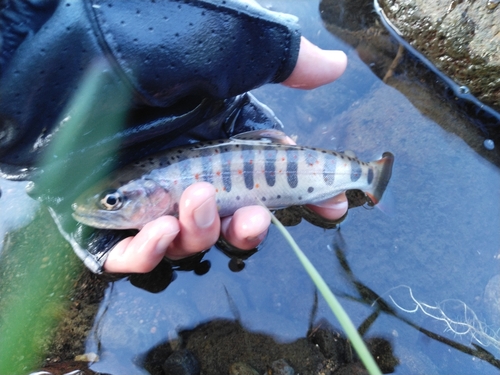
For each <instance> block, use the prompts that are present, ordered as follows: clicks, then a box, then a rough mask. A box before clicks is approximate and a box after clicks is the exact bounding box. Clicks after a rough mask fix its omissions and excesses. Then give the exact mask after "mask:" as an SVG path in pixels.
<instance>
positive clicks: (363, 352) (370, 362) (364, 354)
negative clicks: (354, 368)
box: [270, 213, 382, 375]
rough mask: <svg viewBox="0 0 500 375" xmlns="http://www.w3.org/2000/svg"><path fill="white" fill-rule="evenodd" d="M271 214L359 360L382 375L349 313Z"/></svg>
mask: <svg viewBox="0 0 500 375" xmlns="http://www.w3.org/2000/svg"><path fill="white" fill-rule="evenodd" d="M270 214H271V220H272V222H273V223H274V225H276V227H277V228H278V229H279V230H280V232H281V233H282V234H283V236H284V237H285V239H286V240H287V241H288V243H289V244H290V246H291V247H292V249H293V251H294V252H295V254H296V255H297V257H298V258H299V260H300V262H301V263H302V265H303V266H304V268H305V270H306V271H307V273H308V274H309V276H310V277H311V279H312V281H313V282H314V284H315V285H316V287H317V288H318V290H319V292H320V293H321V295H322V296H323V297H324V298H325V300H326V302H327V303H328V306H330V308H331V309H332V312H333V314H334V315H335V317H336V318H337V319H338V321H339V323H340V325H341V326H342V328H343V329H344V331H345V333H346V335H347V337H348V338H349V340H350V341H351V344H352V346H353V347H354V350H356V352H357V353H358V356H359V358H360V359H361V361H362V362H363V364H364V365H365V367H366V369H367V370H368V372H369V373H370V374H371V375H379V374H382V372H381V371H380V369H379V367H378V366H377V363H376V362H375V360H374V359H373V356H372V355H371V353H370V352H369V351H368V348H367V347H366V345H365V343H364V341H363V339H362V338H361V336H360V335H359V333H358V331H357V329H356V327H355V326H354V324H353V323H352V321H351V319H350V318H349V316H348V315H347V313H346V312H345V310H344V308H343V307H342V305H341V304H340V303H339V301H338V300H337V298H335V295H334V294H333V293H332V291H331V290H330V288H329V287H328V285H327V284H326V282H325V280H324V279H323V278H322V277H321V275H320V274H319V272H318V271H317V270H316V268H315V267H314V266H313V264H312V263H311V262H310V261H309V259H308V258H307V257H306V255H305V254H304V253H303V251H302V250H301V249H300V248H299V246H298V245H297V243H296V242H295V240H294V239H293V237H292V236H291V235H290V233H289V232H288V231H287V230H286V228H285V227H284V226H283V224H281V223H280V221H279V220H278V219H276V217H275V216H274V215H273V214H272V213H270Z"/></svg>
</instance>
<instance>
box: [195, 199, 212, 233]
mask: <svg viewBox="0 0 500 375" xmlns="http://www.w3.org/2000/svg"><path fill="white" fill-rule="evenodd" d="M216 215H217V205H216V204H215V200H214V199H213V198H210V199H207V200H206V201H205V202H203V204H202V205H201V206H200V207H198V208H197V209H195V210H194V211H193V218H194V222H195V223H196V225H197V226H198V228H202V229H204V228H208V227H209V226H210V225H212V224H213V222H214V220H215V216H216Z"/></svg>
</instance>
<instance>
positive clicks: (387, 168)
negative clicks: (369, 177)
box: [365, 152, 394, 206]
mask: <svg viewBox="0 0 500 375" xmlns="http://www.w3.org/2000/svg"><path fill="white" fill-rule="evenodd" d="M371 164H373V168H374V169H375V180H374V181H373V185H372V187H373V189H372V190H371V191H366V192H365V194H366V195H367V196H368V198H370V200H371V204H372V205H373V206H374V205H376V204H377V203H378V202H380V199H382V195H384V191H385V188H386V187H387V184H388V183H389V180H390V179H391V175H392V165H393V164H394V155H393V154H391V153H390V152H384V154H383V155H382V159H380V160H377V161H375V162H373V163H371Z"/></svg>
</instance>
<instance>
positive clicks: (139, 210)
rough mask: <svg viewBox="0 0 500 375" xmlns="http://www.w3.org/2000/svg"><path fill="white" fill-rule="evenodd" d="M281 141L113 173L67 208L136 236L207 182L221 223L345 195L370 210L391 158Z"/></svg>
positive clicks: (204, 148) (216, 148) (227, 143)
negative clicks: (253, 210)
mask: <svg viewBox="0 0 500 375" xmlns="http://www.w3.org/2000/svg"><path fill="white" fill-rule="evenodd" d="M285 138H286V136H285V135H284V133H282V132H279V131H277V130H261V131H255V132H248V133H244V134H242V135H239V136H236V137H233V138H230V139H226V140H217V141H207V142H200V143H196V144H191V145H187V146H184V147H178V148H174V149H170V150H167V151H165V152H162V153H159V154H156V155H153V156H151V157H148V158H146V159H144V160H141V161H138V162H135V163H133V164H132V165H130V166H128V167H125V168H123V169H119V170H117V171H116V172H114V173H113V174H112V175H111V176H110V177H109V178H106V179H105V180H104V181H102V182H101V183H99V184H98V185H96V186H94V187H93V188H91V189H90V190H89V191H87V192H85V193H84V194H83V195H82V196H80V197H79V198H78V199H77V200H76V202H75V203H74V204H73V206H72V208H73V210H74V212H73V217H74V218H75V219H76V220H77V221H79V222H81V223H83V224H85V225H88V226H91V227H95V228H102V229H141V228H142V227H143V226H144V225H146V224H147V223H148V222H150V221H152V220H155V219H156V218H158V217H160V216H162V215H174V216H175V215H178V210H179V201H180V197H181V194H182V192H183V191H184V190H185V189H186V188H187V187H188V186H189V185H191V184H193V183H195V182H198V181H207V182H209V183H211V184H212V185H213V186H214V187H215V189H216V202H217V206H218V210H219V214H220V216H221V217H225V216H229V215H231V214H233V213H234V212H235V211H236V210H237V209H238V208H240V207H244V206H249V205H255V204H259V203H261V204H264V205H265V206H266V207H268V208H269V209H279V208H285V207H289V206H293V205H303V204H310V203H312V204H314V203H316V204H318V203H320V202H322V201H325V200H327V199H329V198H332V197H334V196H336V195H338V194H340V193H342V192H344V191H346V190H351V189H359V190H361V191H363V192H364V193H365V194H366V195H367V197H368V198H369V199H370V200H371V202H372V203H373V204H374V205H375V204H377V203H378V202H379V200H380V199H381V197H382V195H383V193H384V191H385V189H386V187H387V184H388V182H389V179H390V178H391V173H392V165H393V162H394V156H393V155H392V154H391V153H390V152H386V153H384V154H383V157H382V158H381V159H380V160H376V161H372V162H369V163H366V162H363V161H360V160H358V159H356V158H355V157H353V156H350V155H347V154H343V153H339V152H335V151H328V150H322V149H319V148H314V147H303V146H297V145H290V144H286V143H285V142H284V141H283V140H284V139H285Z"/></svg>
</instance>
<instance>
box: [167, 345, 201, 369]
mask: <svg viewBox="0 0 500 375" xmlns="http://www.w3.org/2000/svg"><path fill="white" fill-rule="evenodd" d="M163 371H164V372H165V375H198V374H199V373H200V364H199V362H198V360H197V359H196V357H195V356H194V354H193V353H191V352H190V351H189V350H187V349H183V350H179V351H176V352H174V353H172V354H171V355H170V357H168V358H167V360H166V361H165V363H164V364H163Z"/></svg>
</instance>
